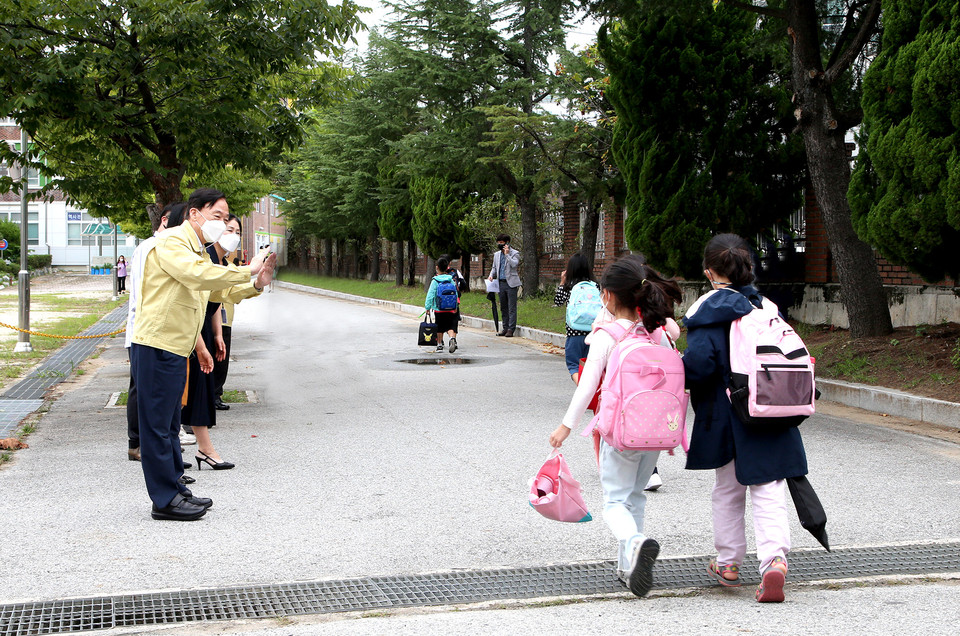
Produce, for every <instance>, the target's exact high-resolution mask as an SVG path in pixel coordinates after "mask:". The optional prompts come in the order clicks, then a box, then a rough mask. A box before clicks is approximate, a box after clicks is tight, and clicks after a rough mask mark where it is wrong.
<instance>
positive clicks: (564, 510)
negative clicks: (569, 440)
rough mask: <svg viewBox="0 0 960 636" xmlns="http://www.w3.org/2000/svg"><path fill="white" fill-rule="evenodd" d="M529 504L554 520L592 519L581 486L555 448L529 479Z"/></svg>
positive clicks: (578, 520)
mask: <svg viewBox="0 0 960 636" xmlns="http://www.w3.org/2000/svg"><path fill="white" fill-rule="evenodd" d="M530 506H531V507H532V508H533V509H534V510H536V511H537V512H539V513H540V514H541V515H543V516H544V517H546V518H547V519H553V520H554V521H566V522H570V523H582V522H584V521H593V516H591V514H590V512H589V511H588V510H587V504H586V503H584V501H583V487H582V486H580V482H579V481H577V480H576V479H574V478H573V475H571V474H570V467H569V466H567V460H565V459H564V458H563V455H562V454H561V453H560V452H559V451H557V450H556V449H554V450H553V451H552V452H551V453H550V455H549V456H547V460H546V461H545V462H543V466H541V467H540V470H538V471H537V474H536V475H535V476H534V477H533V479H531V480H530Z"/></svg>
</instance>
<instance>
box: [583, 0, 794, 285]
mask: <svg viewBox="0 0 960 636" xmlns="http://www.w3.org/2000/svg"><path fill="white" fill-rule="evenodd" d="M600 51H601V53H602V55H603V56H604V59H605V61H606V63H607V67H608V69H609V71H610V76H611V82H610V88H609V91H608V95H609V98H610V101H611V102H612V103H613V104H614V107H615V108H616V112H617V119H616V124H615V126H614V135H613V146H612V150H613V156H614V158H615V159H616V164H617V167H618V168H619V169H620V171H621V172H622V173H623V175H624V178H625V181H626V185H627V197H626V203H627V211H628V215H627V219H626V223H625V234H626V237H627V244H628V245H629V246H630V247H631V249H634V250H638V251H640V252H643V253H644V255H645V256H646V257H647V259H648V260H649V261H650V262H651V263H652V264H654V265H655V266H657V267H659V268H662V269H663V270H664V271H665V272H668V273H670V274H682V275H684V276H687V277H697V276H699V275H700V269H701V267H700V261H701V257H702V254H703V247H704V245H705V244H706V242H707V241H708V240H709V239H710V237H711V236H712V235H714V234H716V233H719V232H735V233H738V234H742V235H744V236H747V237H752V236H755V235H756V234H757V233H758V232H760V231H761V230H763V229H765V228H769V227H771V226H772V225H773V224H774V223H776V222H777V221H778V220H781V219H783V218H785V217H787V216H788V215H789V214H790V213H791V212H793V211H795V210H796V209H797V208H799V206H800V203H801V199H800V192H801V176H802V167H803V166H802V155H801V150H802V147H801V145H800V144H799V143H798V140H796V139H791V138H789V137H788V133H789V129H790V126H789V124H788V123H787V122H786V119H787V117H788V116H789V114H790V97H789V94H788V93H787V91H786V90H785V89H784V88H783V87H782V86H781V78H780V76H779V75H778V71H779V70H780V69H779V68H778V66H777V64H776V63H775V54H776V51H775V50H774V49H773V48H772V47H771V45H770V44H769V42H768V41H767V40H766V36H765V34H764V32H763V31H761V30H758V29H757V27H756V19H755V18H754V17H752V16H750V15H748V14H746V13H744V12H741V11H739V10H737V9H732V8H728V7H725V6H722V5H721V6H720V7H718V8H717V10H716V11H714V9H713V7H712V2H711V0H694V1H690V2H683V3H677V2H671V1H669V0H643V1H642V2H639V3H638V4H637V6H636V7H634V8H633V9H632V10H630V11H629V12H627V13H626V14H625V15H624V16H623V18H622V20H621V21H620V22H619V23H618V24H616V25H615V26H614V27H613V28H610V29H607V30H602V31H601V34H600Z"/></svg>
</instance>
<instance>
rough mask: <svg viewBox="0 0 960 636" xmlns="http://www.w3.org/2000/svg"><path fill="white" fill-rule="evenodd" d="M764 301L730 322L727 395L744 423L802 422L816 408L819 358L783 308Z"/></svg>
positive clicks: (792, 424)
mask: <svg viewBox="0 0 960 636" xmlns="http://www.w3.org/2000/svg"><path fill="white" fill-rule="evenodd" d="M731 291H734V292H735V293H739V292H736V291H735V290H731ZM761 305H762V306H761V307H756V306H754V309H753V311H751V312H750V313H749V314H746V315H745V316H741V317H740V318H738V319H737V320H734V321H733V322H732V323H731V324H730V384H729V386H728V388H727V395H728V396H730V403H731V404H732V405H733V409H734V412H735V413H736V414H737V417H738V418H739V419H740V421H741V422H743V423H744V424H761V425H778V426H796V425H798V424H800V422H802V421H803V420H805V419H806V418H807V417H809V416H811V415H813V412H814V400H815V397H816V386H815V383H814V360H813V358H812V357H810V353H809V352H808V351H807V347H806V345H804V344H803V340H801V339H800V336H798V335H797V332H796V331H794V330H793V328H792V327H791V326H790V325H789V324H787V322H786V321H785V320H783V319H782V318H781V317H780V312H779V310H778V309H777V306H776V305H775V304H774V303H773V302H771V301H770V300H767V299H766V298H762V299H761Z"/></svg>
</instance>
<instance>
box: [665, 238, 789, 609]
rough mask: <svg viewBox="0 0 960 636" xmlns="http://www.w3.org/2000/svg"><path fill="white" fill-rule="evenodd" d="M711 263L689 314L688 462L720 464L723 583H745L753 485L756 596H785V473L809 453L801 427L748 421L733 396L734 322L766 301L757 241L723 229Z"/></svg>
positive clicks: (717, 564)
mask: <svg viewBox="0 0 960 636" xmlns="http://www.w3.org/2000/svg"><path fill="white" fill-rule="evenodd" d="M703 268H704V273H705V274H706V276H707V280H708V281H709V282H710V285H711V287H712V288H713V289H712V291H709V292H707V293H706V294H704V295H703V296H701V297H700V298H699V299H698V300H697V301H696V302H695V303H694V304H693V306H692V307H690V309H689V310H688V311H687V314H686V316H684V318H683V323H684V325H685V326H686V328H687V350H686V352H685V353H684V356H683V366H684V368H685V370H686V376H687V388H689V389H690V401H691V402H692V405H693V410H694V413H695V418H694V424H693V434H692V439H691V440H690V451H689V453H688V454H687V466H686V467H687V468H688V469H693V470H705V469H714V470H716V483H715V485H714V488H713V496H712V500H713V534H714V544H715V547H716V549H717V558H716V559H715V560H713V561H711V562H710V566H709V569H710V573H711V575H712V576H713V577H714V578H716V580H717V581H718V582H719V583H720V584H721V585H725V586H730V587H734V586H738V585H740V574H739V571H740V564H741V563H743V558H744V556H745V555H746V550H747V540H746V534H745V527H744V513H745V508H746V494H747V490H748V489H749V490H750V500H751V503H752V505H753V522H754V529H755V532H756V541H757V556H758V558H759V559H760V573H761V577H762V580H761V583H760V586H759V588H758V589H757V593H756V598H757V600H758V601H760V602H771V601H772V602H780V601H783V598H784V596H783V586H784V582H785V580H786V574H787V560H786V559H787V552H789V551H790V526H789V517H788V514H787V504H786V482H785V481H784V480H785V479H787V478H789V477H799V476H801V475H805V474H807V458H806V454H805V453H804V450H803V441H802V440H801V438H800V431H799V430H798V429H797V428H796V427H774V428H763V429H761V428H758V427H756V426H746V425H744V424H743V423H742V422H740V420H739V419H738V418H737V416H736V414H735V413H734V411H733V407H732V406H731V404H730V400H729V398H728V397H727V393H726V390H727V384H728V381H729V379H730V350H729V334H730V323H731V322H732V321H733V320H736V319H737V318H739V317H741V316H744V315H746V314H748V313H750V311H751V310H752V308H753V306H754V305H756V306H759V304H760V294H759V292H758V291H757V290H756V288H754V287H753V286H752V284H753V280H754V276H753V257H752V253H751V251H750V248H749V247H748V246H747V243H746V242H745V241H744V240H743V239H742V238H740V237H739V236H736V235H735V234H721V235H719V236H716V237H714V238H713V239H711V241H710V242H709V243H708V244H707V247H706V249H705V250H704V255H703Z"/></svg>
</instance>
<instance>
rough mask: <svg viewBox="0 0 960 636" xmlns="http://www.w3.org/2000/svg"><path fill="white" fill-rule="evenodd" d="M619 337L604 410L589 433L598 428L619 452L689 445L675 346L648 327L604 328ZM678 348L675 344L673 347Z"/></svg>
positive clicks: (603, 390) (610, 363)
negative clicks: (664, 342)
mask: <svg viewBox="0 0 960 636" xmlns="http://www.w3.org/2000/svg"><path fill="white" fill-rule="evenodd" d="M598 329H602V330H604V331H606V332H607V333H609V334H610V335H611V336H613V337H614V338H616V339H617V344H616V346H615V347H614V348H613V350H612V351H611V352H610V358H609V359H608V361H607V368H606V371H605V372H604V376H603V382H602V383H601V385H600V406H599V410H598V411H597V414H596V416H595V417H594V418H593V421H591V423H590V425H589V426H588V427H587V430H586V431H584V433H583V434H584V435H588V434H590V432H592V431H593V429H594V428H596V429H597V431H598V432H599V433H600V436H601V437H603V439H604V441H606V442H607V443H608V444H610V445H611V446H613V447H614V448H616V449H618V450H648V451H659V450H665V451H670V453H671V454H672V453H673V449H674V448H676V447H677V446H682V447H683V450H684V451H686V450H687V449H688V448H689V446H688V444H687V428H686V420H687V402H688V400H689V396H688V394H687V392H686V391H685V390H684V371H683V361H682V360H681V359H680V354H679V353H677V351H676V350H675V349H674V348H673V347H666V346H662V345H661V344H660V343H659V338H660V335H661V333H662V332H661V330H659V329H658V330H655V331H654V332H653V333H654V335H651V334H650V333H649V332H647V331H646V329H644V328H643V326H642V325H639V324H638V326H637V327H633V328H631V329H629V330H627V329H624V328H623V327H622V326H621V325H618V324H617V323H615V322H614V323H608V324H605V325H602V326H600V327H598ZM671 344H672V343H671Z"/></svg>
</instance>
